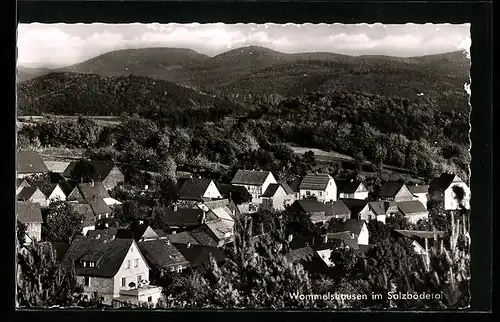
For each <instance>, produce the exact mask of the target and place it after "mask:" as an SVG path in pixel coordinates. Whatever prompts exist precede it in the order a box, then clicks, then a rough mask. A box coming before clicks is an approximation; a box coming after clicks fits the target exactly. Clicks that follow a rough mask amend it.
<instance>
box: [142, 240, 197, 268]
mask: <svg viewBox="0 0 500 322" xmlns="http://www.w3.org/2000/svg"><path fill="white" fill-rule="evenodd" d="M137 246H139V249H140V250H141V252H142V254H143V255H144V257H145V258H146V260H147V261H148V263H150V265H151V266H154V267H158V268H168V267H171V266H173V265H185V264H187V263H188V261H187V260H186V258H184V256H183V255H182V254H181V253H180V252H179V250H178V249H177V248H176V247H175V246H174V245H172V244H171V243H169V242H168V241H166V240H162V239H154V240H146V241H141V242H138V243H137Z"/></svg>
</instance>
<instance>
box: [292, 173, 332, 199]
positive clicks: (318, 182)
mask: <svg viewBox="0 0 500 322" xmlns="http://www.w3.org/2000/svg"><path fill="white" fill-rule="evenodd" d="M299 195H300V199H307V198H311V197H315V198H316V199H317V200H318V201H320V202H328V201H335V200H337V185H336V184H335V180H334V179H333V178H332V176H330V175H329V174H326V173H319V174H318V173H309V174H307V175H306V176H305V177H304V178H303V179H302V181H301V182H300V185H299Z"/></svg>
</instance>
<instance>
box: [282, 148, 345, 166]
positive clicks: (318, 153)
mask: <svg viewBox="0 0 500 322" xmlns="http://www.w3.org/2000/svg"><path fill="white" fill-rule="evenodd" d="M288 146H289V147H290V149H292V151H293V152H294V153H296V154H300V155H302V154H304V153H306V152H307V151H312V152H314V157H315V158H316V160H318V161H324V162H335V161H336V162H339V161H342V162H353V161H354V158H353V157H351V156H348V155H345V154H342V153H338V152H328V151H323V150H320V149H314V148H304V147H299V146H292V145H288Z"/></svg>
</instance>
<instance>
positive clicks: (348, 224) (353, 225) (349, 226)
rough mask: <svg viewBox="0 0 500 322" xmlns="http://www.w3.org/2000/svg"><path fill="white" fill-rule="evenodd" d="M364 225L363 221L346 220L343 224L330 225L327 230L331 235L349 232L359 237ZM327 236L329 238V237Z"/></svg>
mask: <svg viewBox="0 0 500 322" xmlns="http://www.w3.org/2000/svg"><path fill="white" fill-rule="evenodd" d="M365 225H366V223H365V221H364V220H357V219H348V220H346V221H345V222H338V223H334V224H333V225H330V226H329V227H328V230H329V231H330V232H333V233H341V232H351V233H353V234H355V235H359V234H360V233H361V229H363V226H365ZM328 236H329V237H330V235H328Z"/></svg>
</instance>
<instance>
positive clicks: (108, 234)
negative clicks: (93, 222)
mask: <svg viewBox="0 0 500 322" xmlns="http://www.w3.org/2000/svg"><path fill="white" fill-rule="evenodd" d="M117 232H118V228H115V227H109V228H107V229H95V230H89V231H87V235H86V237H87V238H93V239H100V240H104V239H106V240H113V239H115V238H116V235H117Z"/></svg>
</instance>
